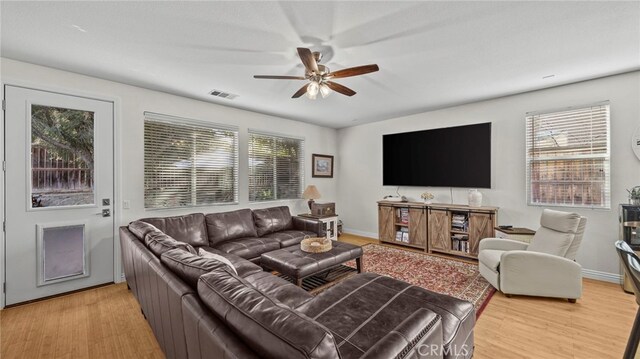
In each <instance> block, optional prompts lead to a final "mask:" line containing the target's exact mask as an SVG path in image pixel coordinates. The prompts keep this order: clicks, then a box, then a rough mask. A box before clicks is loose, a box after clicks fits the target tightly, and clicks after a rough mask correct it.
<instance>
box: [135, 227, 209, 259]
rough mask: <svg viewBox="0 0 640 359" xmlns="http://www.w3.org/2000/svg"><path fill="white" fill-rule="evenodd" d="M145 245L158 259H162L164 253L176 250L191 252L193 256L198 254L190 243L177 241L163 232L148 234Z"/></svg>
mask: <svg viewBox="0 0 640 359" xmlns="http://www.w3.org/2000/svg"><path fill="white" fill-rule="evenodd" d="M144 244H145V245H146V246H147V248H149V250H150V251H151V252H152V253H153V254H155V255H156V257H158V258H160V256H161V255H162V253H164V252H166V251H169V250H172V249H176V248H178V249H180V250H183V251H186V252H189V253H191V254H198V252H196V250H195V248H193V246H192V245H190V244H189V243H184V242H180V241H176V240H175V239H174V238H172V237H171V236H169V235H168V234H165V233H162V232H149V233H147V235H146V236H145V237H144Z"/></svg>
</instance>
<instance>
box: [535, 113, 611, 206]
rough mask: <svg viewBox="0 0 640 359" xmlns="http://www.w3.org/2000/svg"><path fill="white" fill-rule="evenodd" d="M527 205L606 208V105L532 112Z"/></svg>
mask: <svg viewBox="0 0 640 359" xmlns="http://www.w3.org/2000/svg"><path fill="white" fill-rule="evenodd" d="M526 122H527V130H526V136H527V198H528V203H529V204H530V205H540V206H564V207H589V208H610V207H611V198H610V173H609V147H610V145H609V104H608V103H602V104H597V105H592V106H587V107H580V108H569V109H565V110H562V111H557V112H546V113H530V114H528V115H527V118H526Z"/></svg>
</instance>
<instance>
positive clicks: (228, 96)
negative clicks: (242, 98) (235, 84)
mask: <svg viewBox="0 0 640 359" xmlns="http://www.w3.org/2000/svg"><path fill="white" fill-rule="evenodd" d="M209 95H211V96H215V97H220V98H226V99H227V100H233V99H234V98H236V97H238V95H234V94H232V93H228V92H222V91H219V90H213V91H211V92H209Z"/></svg>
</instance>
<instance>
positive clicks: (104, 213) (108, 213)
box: [96, 209, 111, 217]
mask: <svg viewBox="0 0 640 359" xmlns="http://www.w3.org/2000/svg"><path fill="white" fill-rule="evenodd" d="M96 216H102V217H111V210H110V209H103V210H102V212H98V213H96Z"/></svg>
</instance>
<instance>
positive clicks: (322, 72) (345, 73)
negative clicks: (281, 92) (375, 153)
mask: <svg viewBox="0 0 640 359" xmlns="http://www.w3.org/2000/svg"><path fill="white" fill-rule="evenodd" d="M298 55H299V56H300V60H302V63H303V64H304V67H305V72H304V77H303V76H277V75H275V76H271V75H254V76H253V77H254V78H256V79H273V80H309V81H310V82H309V83H308V84H306V85H304V86H302V88H300V90H298V91H297V92H296V93H294V94H293V96H291V97H292V98H298V97H300V96H302V95H304V94H305V93H306V94H307V97H309V98H310V99H312V100H314V99H315V98H316V97H317V96H318V93H320V95H321V96H322V97H323V98H324V97H327V96H329V94H330V93H331V90H333V91H336V92H339V93H341V94H343V95H346V96H353V95H355V94H356V92H355V91H353V90H352V89H350V88H348V87H346V86H343V85H340V84H339V83H335V82H333V81H331V80H332V79H338V78H343V77H351V76H358V75H364V74H368V73H370V72H376V71H378V70H379V68H378V65H375V64H374V65H364V66H356V67H349V68H346V69H343V70H338V71H334V72H331V70H329V68H328V67H326V66H324V65H321V64H319V62H320V60H321V59H322V54H321V53H320V52H311V50H309V49H307V48H305V47H298Z"/></svg>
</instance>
